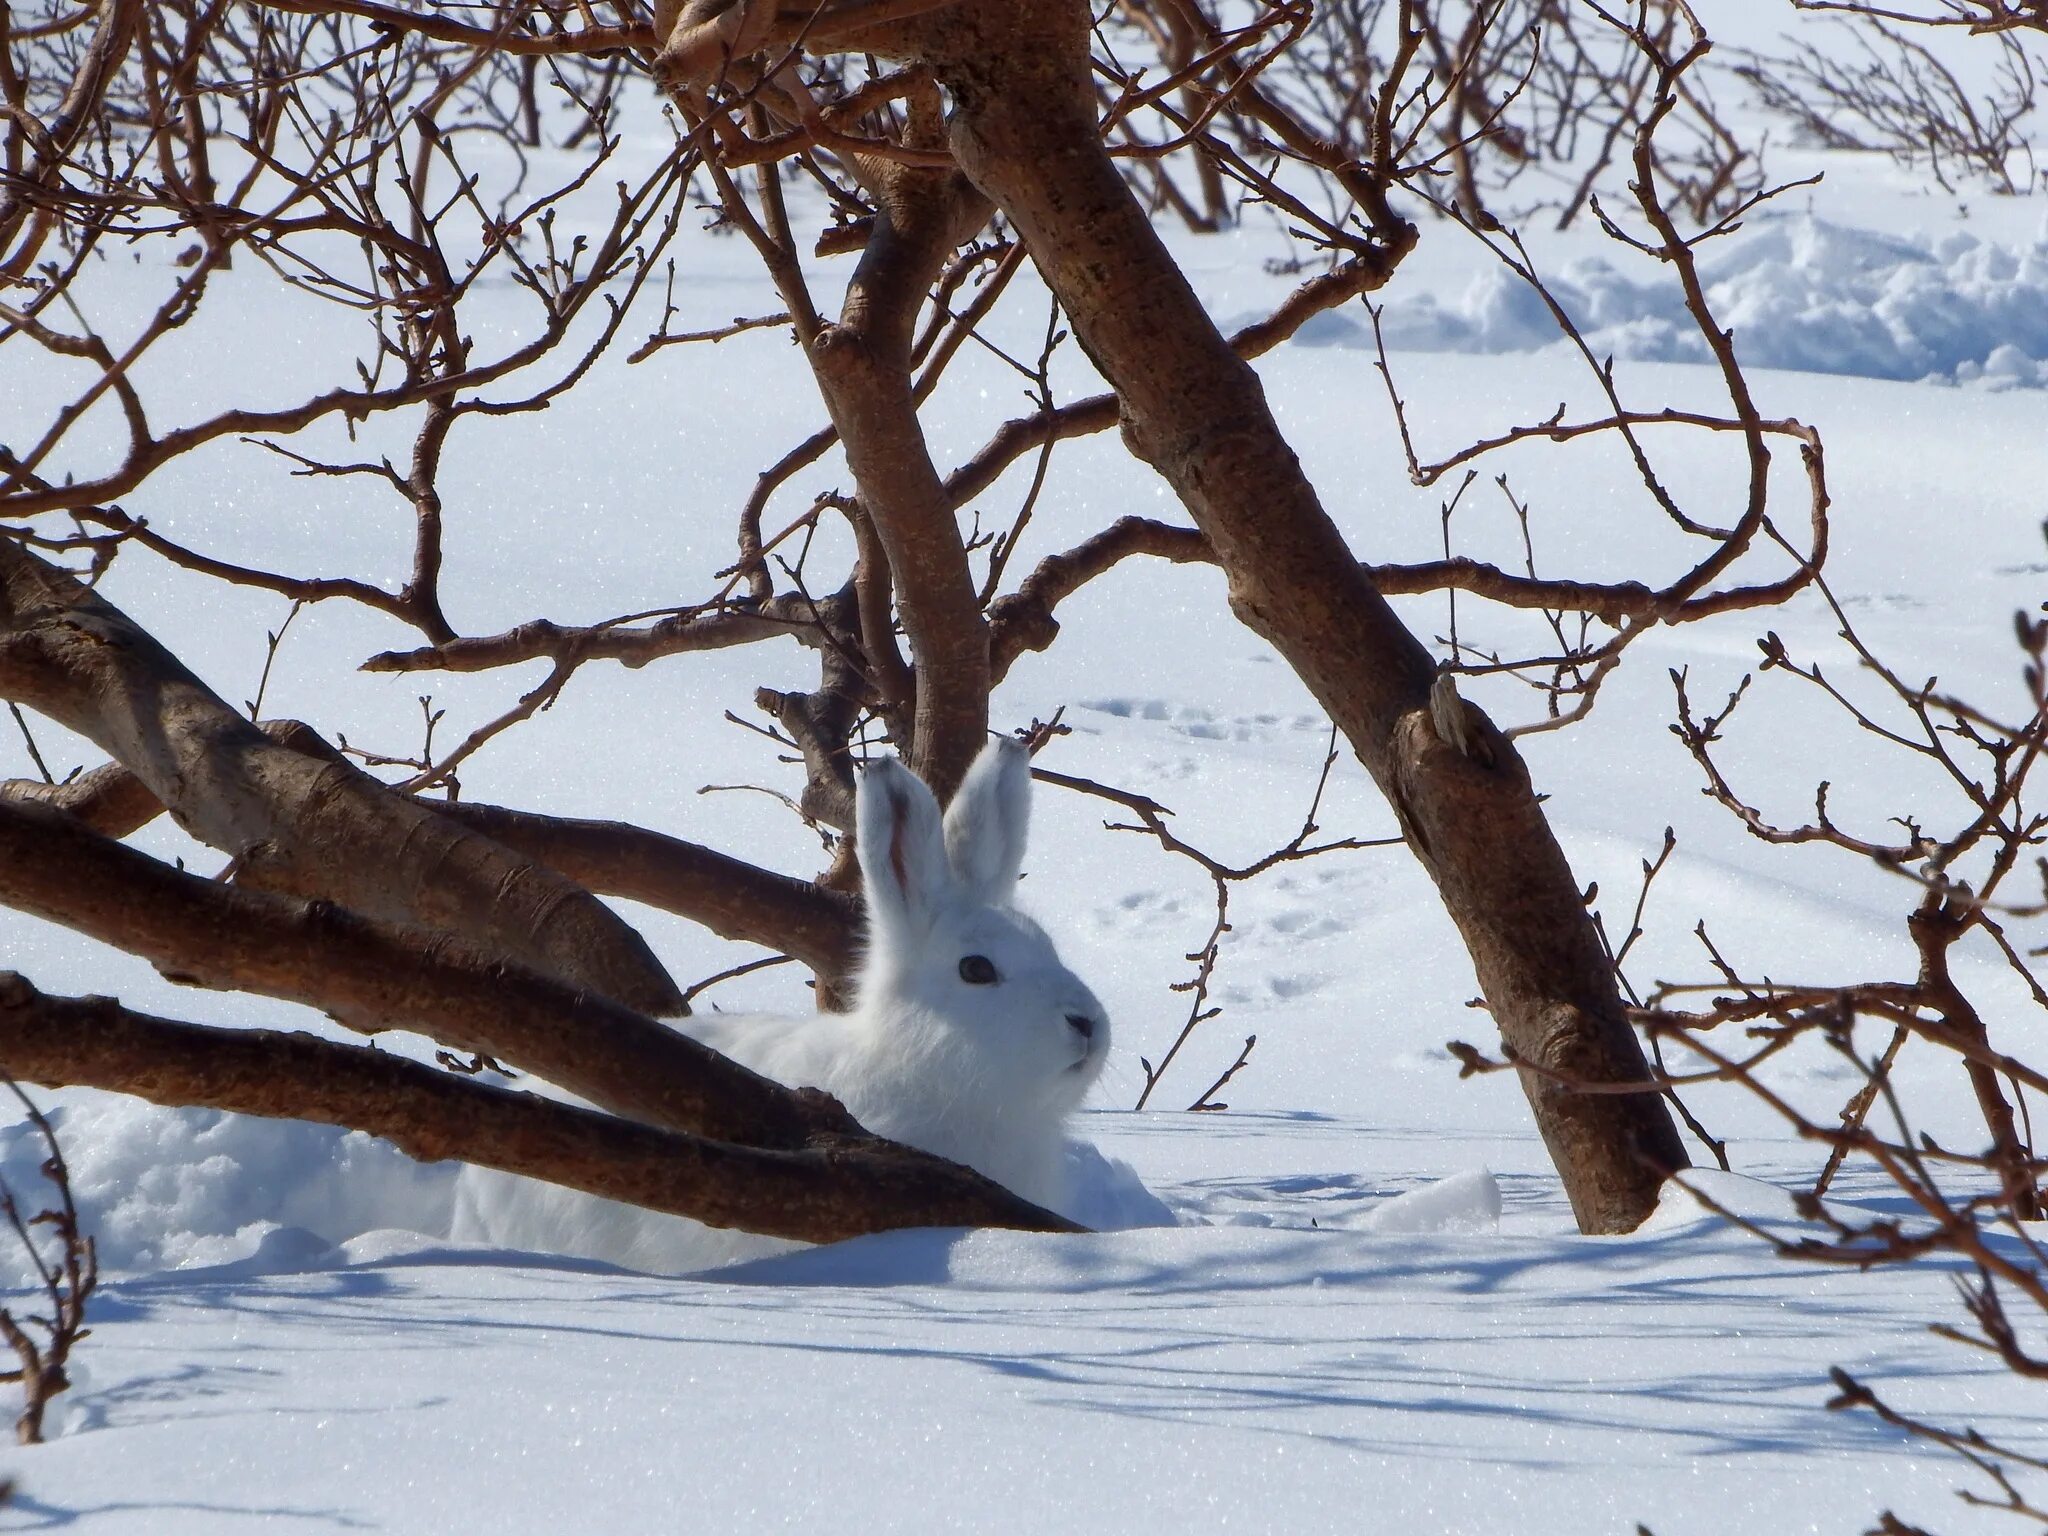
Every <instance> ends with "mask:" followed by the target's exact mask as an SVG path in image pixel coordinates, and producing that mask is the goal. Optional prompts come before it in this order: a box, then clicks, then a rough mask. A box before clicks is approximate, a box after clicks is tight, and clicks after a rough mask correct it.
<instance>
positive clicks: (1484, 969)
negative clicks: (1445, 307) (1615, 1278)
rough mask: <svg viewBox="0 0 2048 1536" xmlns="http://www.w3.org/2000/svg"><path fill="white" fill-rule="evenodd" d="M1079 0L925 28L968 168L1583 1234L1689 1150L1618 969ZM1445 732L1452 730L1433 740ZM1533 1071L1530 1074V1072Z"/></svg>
mask: <svg viewBox="0 0 2048 1536" xmlns="http://www.w3.org/2000/svg"><path fill="white" fill-rule="evenodd" d="M1088 21H1089V13H1088V10H1087V8H1086V7H1085V6H1084V5H1081V4H1079V3H1078V0H1015V3H1012V4H1006V5H1003V6H953V7H950V8H948V9H946V10H944V11H941V12H939V13H937V14H936V15H934V16H932V17H930V18H927V19H925V20H923V21H922V22H920V23H919V24H918V33H919V36H920V38H921V42H920V43H919V45H918V50H917V51H918V53H919V55H920V56H921V58H922V59H923V61H924V62H926V63H927V64H928V65H930V66H931V67H932V68H933V70H934V72H935V73H936V74H937V76H938V78H939V79H940V81H941V82H942V83H943V84H944V85H945V86H946V87H947V89H948V90H949V92H950V93H951V96H952V103H953V118H952V145H953V150H954V153H955V155H956V156H957V158H958V160H959V163H960V166H961V168H962V169H963V170H964V171H965V172H966V173H967V175H968V176H969V178H970V179H972V180H973V181H974V183H975V184H976V185H977V186H979V187H980V188H981V189H982V191H983V192H985V193H987V194H988V196H989V197H990V199H991V200H992V201H994V202H995V203H996V205H997V206H998V207H999V208H1001V209H1002V211H1003V212H1004V214H1005V215H1007V216H1008V218H1009V219H1010V221H1011V223H1012V224H1013V225H1015V227H1016V228H1017V230H1018V231H1019V232H1020V233H1021V234H1022V236H1023V237H1024V240H1025V243H1026V245H1027V246H1028V247H1029V249H1030V251H1031V254H1032V256H1033V258H1034V260H1036V262H1037V263H1038V266H1039V270H1040V271H1041V272H1042V273H1043V275H1044V277H1045V280H1046V283H1047V284H1048V286H1050V287H1051V289H1052V291H1053V292H1054V294H1055V295H1056V296H1057V297H1058V298H1059V300H1060V303H1061V304H1062V305H1063V306H1064V308H1065V309H1066V312H1067V315H1068V316H1069V318H1070V319H1071V320H1072V321H1073V325H1074V333H1075V335H1076V337H1077V338H1078V339H1079V341H1080V342H1081V345H1082V346H1083V347H1084V348H1085V349H1086V350H1087V352H1088V355H1089V356H1090V357H1091V358H1092V359H1093V360H1094V362H1095V365H1096V366H1097V368H1099V369H1100V370H1101V372H1102V374H1103V376H1104V377H1105V378H1106V379H1108V381H1109V382H1110V384H1111V385H1112V386H1113V387H1114V388H1115V390H1116V392H1117V396H1118V399H1119V403H1120V408H1121V412H1122V420H1123V429H1124V435H1125V438H1126V440H1127V441H1128V442H1129V444H1130V446H1131V448H1132V449H1133V451H1134V452H1136V453H1137V454H1138V455H1139V456H1140V457H1142V458H1143V459H1145V460H1146V461H1147V462H1148V463H1150V464H1151V465H1153V467H1154V468H1156V469H1157V470H1158V471H1159V473H1160V474H1161V475H1162V476H1164V477H1165V479H1166V480H1167V482H1168V483H1169V484H1170V485H1172V486H1173V488H1174V489H1175V491H1177V492H1178V493H1179V495H1180V498H1181V500H1182V501H1183V502H1184V503H1185V504H1186V506H1187V509H1188V511H1189V513H1190V514H1191V515H1192V516H1193V518H1194V520H1195V522H1196V524H1197V525H1198V526H1199V527H1200V528H1201V530H1202V532H1203V533H1204V534H1205V535H1207V537H1208V539H1209V541H1210V543H1211V545H1212V546H1213V547H1214V549H1215V552H1216V557H1217V559H1218V561H1219V562H1220V563H1221V565H1222V566H1223V568H1224V571H1225V572H1226V574H1227V576H1228V578H1229V583H1230V603H1231V607H1232V609H1233V610H1234V611H1235V612H1236V614H1237V615H1238V617H1239V618H1240V619H1241V620H1243V622H1244V623H1245V624H1246V625H1247V626H1248V627H1250V628H1251V629H1252V630H1254V631H1255V632H1256V633H1258V634H1259V635H1261V636H1263V637H1264V638H1265V639H1267V640H1268V641H1270V642H1271V643H1272V645H1273V646H1274V647H1275V649H1277V650H1278V651H1279V652H1280V653H1281V654H1282V655H1283V656H1284V657H1286V659H1287V660H1288V662H1289V663H1290V664H1291V665H1292V666H1293V667H1294V669H1295V671H1296V672H1297V673H1298V674H1299V675H1300V676H1301V678H1302V680H1303V681H1304V682H1306V683H1307V684H1308V686H1309V689H1310V691H1311V692H1313V693H1314V694H1315V696H1316V698H1317V700H1318V701H1319V702H1320V703H1321V704H1322V706H1323V708H1324V709H1325V710H1327V711H1328V712H1329V715H1330V718H1331V719H1332V720H1333V721H1335V722H1336V723H1337V725H1338V726H1339V727H1340V728H1341V729H1342V730H1343V732H1344V734H1345V736H1346V737H1347V738H1348V739H1349V741H1350V742H1351V745H1352V749H1353V750H1354V751H1355V752H1356V753H1357V755H1358V758H1359V761H1360V762H1362V763H1363V764H1364V765H1365V767H1366V769H1367V770H1368V771H1369V772H1370V773H1371V774H1372V776H1373V778H1374V780H1375V781H1376V782H1377V783H1378V784H1379V786H1380V788H1381V789H1382V790H1383V791H1384V792H1385V794H1386V796H1387V799H1388V800H1389V802H1391V803H1392V805H1393V807H1394V809H1395V811H1396V812H1397V814H1398V815H1399V817H1400V821H1401V826H1402V830H1403V831H1404V833H1405V834H1406V835H1407V838H1408V841H1409V844H1410V845H1411V846H1412V847H1413V849H1414V850H1415V853H1416V856H1417V857H1418V858H1419V859H1421V861H1422V863H1423V866H1424V867H1425V868H1426V869H1427V870H1428V871H1429V873H1430V875H1431V877H1432V878H1433V879H1434V880H1435V881H1436V883H1437V886H1438V889H1439V890H1440V892H1441V893H1442V896H1443V900H1444V904H1445V906H1446V907H1447V908H1448V909H1449V911H1450V914H1451V917H1452V919H1453V920H1454V921H1455V922H1456V923H1457V925H1458V928H1459V931H1460V933H1461V934H1462V935H1463V937H1464V940H1465V944H1466V947H1467V948H1468V949H1469V950H1470V951H1471V954H1472V961H1473V965H1474V968H1475V969H1476V971H1477V973H1478V977H1479V983H1480V986H1481V988H1482V989H1483V990H1484V992H1485V995H1486V1000H1487V1004H1488V1006H1489V1007H1490V1008H1491V1009H1492V1011H1493V1015H1494V1017H1495V1019H1496V1020H1497V1022H1498V1023H1499V1026H1500V1030H1501V1034H1502V1037H1503V1039H1504V1040H1505V1041H1506V1043H1507V1044H1508V1045H1509V1046H1510V1047H1511V1048H1512V1049H1513V1050H1514V1052H1515V1053H1516V1054H1517V1055H1518V1056H1520V1057H1521V1058H1522V1060H1524V1061H1525V1062H1527V1063H1529V1064H1530V1067H1529V1068H1524V1069H1523V1071H1522V1073H1521V1079H1522V1085H1523V1088H1524V1090H1525V1091H1526V1092H1527V1094H1528V1096H1529V1100H1530V1104H1531V1107H1532V1108H1533V1110H1534V1112H1535V1116H1536V1121H1537V1125H1538V1126H1539V1128H1540V1129H1541V1131H1542V1134H1543V1138H1544V1141H1545V1143H1546V1145H1547V1146H1548V1147H1549V1150H1550V1155H1551V1157H1552V1159H1553V1161H1554V1162H1555V1163H1556V1166H1557V1169H1558V1173H1559V1175H1560V1177H1561V1178H1562V1180H1563V1182H1564V1186H1565V1190H1566V1192H1567V1194H1568V1195H1569V1197H1570V1199H1571V1202H1572V1209H1573V1212H1574V1214H1575V1215H1576V1216H1577V1218H1578V1222H1579V1226H1580V1228H1581V1230H1583V1231H1587V1232H1624V1231H1629V1230H1632V1229H1633V1228H1634V1227H1636V1226H1637V1225H1638V1224H1639V1223H1640V1222H1641V1221H1642V1220H1643V1218H1644V1217H1645V1216H1647V1215H1648V1214H1649V1212H1650V1211H1651V1209H1652V1208H1653V1207H1654V1206H1655V1204H1656V1200H1657V1192H1658V1189H1659V1186H1660V1185H1661V1183H1662V1182H1663V1179H1664V1177H1665V1175H1666V1174H1668V1173H1670V1172H1672V1171H1673V1170H1675V1169H1678V1168H1683V1167H1685V1166H1687V1162H1688V1159H1687V1158H1686V1155H1685V1150H1684V1148H1683V1146H1682V1145H1681V1144H1680V1142H1679V1140H1678V1136H1677V1132H1676V1131H1675V1130H1674V1129H1673V1127H1672V1124H1671V1119H1670V1116H1669V1115H1668V1114H1667V1113H1666V1111H1665V1108H1664V1105H1663V1103H1662V1102H1661V1101H1660V1100H1659V1098H1658V1097H1657V1096H1656V1094H1655V1092H1654V1091H1650V1090H1646V1091H1645V1092H1643V1093H1641V1094H1591V1093H1579V1092H1575V1091H1573V1090H1572V1088H1570V1087H1569V1086H1567V1085H1568V1084H1570V1083H1573V1082H1589V1083H1616V1082H1633V1081H1644V1080H1647V1077H1648V1068H1647V1064H1646V1063H1645V1061H1644V1058H1643V1053H1642V1048H1641V1046H1640V1045H1639V1044H1638V1042H1637V1040H1636V1038H1635V1035H1634V1033H1633V1031H1632V1030H1631V1029H1630V1028H1629V1026H1628V1024H1627V1021H1626V1018H1625V1016H1624V1014H1623V1012H1622V1007H1621V1001H1620V997H1619V995H1618V993H1617V991H1616V987H1615V981H1614V976H1613V972H1612V968H1611V967H1610V966H1609V964H1608V962H1607V958H1606V953H1605V951H1604V949H1603V947H1602V946H1601V944H1600V942H1599V938H1598V935H1597V934H1596V932H1595V931H1594V929H1593V926H1592V923H1591V922H1590V920H1589V919H1588V917H1587V915H1586V912H1585V908H1584V904H1583V902H1582V900H1581V898H1580V895H1579V887H1578V884H1577V882H1576V881H1575V880H1574V878H1573V875H1572V872H1571V869H1570V867H1569V866H1568V865H1567V863H1566V861H1565V858H1564V854H1563V851H1562V850H1561V849H1560V848H1559V847H1558V845H1557V841H1556V839H1555V838H1554V837H1553V836H1552V835H1551V832H1550V829H1549V826H1548V825H1547V824H1546V823H1545V821H1544V819H1543V813H1542V811H1541V810H1540V808H1539V807H1538V805H1537V801H1536V797H1535V794H1534V792H1533V789H1532V787H1531V784H1530V780H1529V774H1528V770H1527V769H1526V768H1525V767H1524V766H1523V764H1522V761H1521V759H1520V757H1519V756H1518V755H1517V754H1516V752H1515V750H1514V748H1513V746H1512V745H1511V744H1510V743H1509V742H1508V741H1507V740H1506V739H1505V738H1504V737H1503V736H1502V735H1501V734H1500V732H1499V731H1497V730H1496V729H1495V728H1494V727H1493V725H1492V724H1491V722H1489V721H1487V720H1486V719H1485V718H1484V717H1483V716H1482V715H1481V714H1480V713H1479V712H1478V711H1477V710H1476V709H1473V708H1471V706H1469V705H1465V704H1463V703H1461V702H1460V701H1457V700H1456V699H1455V697H1453V696H1449V690H1448V688H1446V689H1445V690H1443V694H1444V696H1445V697H1444V698H1443V700H1442V703H1443V709H1442V710H1441V711H1440V713H1443V714H1446V715H1447V716H1448V715H1451V714H1453V713H1454V712H1455V714H1456V715H1457V716H1458V717H1459V718H1456V719H1454V720H1453V719H1447V720H1446V726H1447V730H1446V731H1445V732H1442V733H1440V731H1439V729H1438V728H1437V726H1436V724H1435V723H1433V720H1432V712H1431V707H1430V705H1431V692H1432V684H1433V683H1434V681H1435V676H1436V670H1435V665H1434V663H1433V661H1432V659H1431V657H1430V655H1429V653H1428V651H1427V650H1425V649H1424V647H1423V646H1422V645H1421V644H1420V643H1419V642H1418V641H1417V640H1416V639H1415V638H1414V637H1413V636H1412V635H1410V634H1409V633H1408V631H1407V630H1406V629H1405V628H1403V627H1402V625H1401V623H1400V621H1399V620H1398V619H1397V618H1396V617H1395V615H1394V613H1393V611H1392V609H1391V608H1389V607H1388V605H1387V603H1386V601H1385V599H1384V598H1383V597H1382V596H1381V595H1380V593H1379V592H1378V591H1377V590H1375V588H1374V587H1373V585H1372V583H1371V581H1370V579H1369V578H1368V577H1367V576H1366V575H1365V573H1364V572H1363V571H1362V570H1361V569H1360V567H1359V562H1358V559H1357V557H1356V556H1355V555H1354V554H1353V553H1352V551H1351V550H1350V549H1349V548H1348V547H1347V546H1346V544H1345V542H1344V538H1343V535H1342V534H1341V533H1340V532H1339V531H1338V530H1337V527H1336V525H1335V524H1334V523H1333V522H1332V521H1331V520H1330V517H1329V515H1328V514H1327V513H1326V512H1325V511H1324V510H1323V507H1322V504H1321V502H1320V501H1319V500H1318V499H1317V497H1316V493H1315V491H1314V489H1313V488H1312V487H1311V486H1310V485H1309V483H1308V480H1307V478H1306V476H1305V475H1304V474H1303V473H1302V470H1301V466H1300V464H1299V462H1298V461H1297V460H1296V458H1295V456H1294V453H1293V451H1292V450H1291V449H1290V448H1289V447H1288V445H1287V443H1286V441H1285V439H1284V438H1283V437H1282V436H1281V433H1280V430H1279V428H1278V426H1277V424H1276V423H1275V422H1274V420H1273V416H1272V412H1271V410H1270V409H1269V408H1268V406H1267V403H1266V399H1265V393H1264V391H1263V389H1262V388H1261V386H1260V383H1259V379H1258V376H1257V375H1256V374H1255V373H1254V372H1253V371H1252V369H1251V368H1250V366H1249V365H1248V364H1246V363H1245V362H1244V361H1243V360H1242V359H1240V358H1239V357H1238V356H1237V354H1236V353H1235V352H1233V351H1232V349H1231V348H1230V346H1229V345H1228V343H1226V342H1225V340H1224V339H1223V337H1222V335H1221V334H1220V333H1219V332H1218V331H1217V329H1216V327H1215V325H1214V324H1213V323H1212V322H1211V321H1210V319H1209V316H1208V315H1207V313H1206V312H1205V311H1204V310H1203V309H1202V306H1201V304H1200V301H1199V300H1198V299H1197V298H1196V297H1195V294H1194V291H1193V289H1192V288H1190V287H1189V285H1188V283H1187V280H1186V279H1185V278H1184V277H1183V276H1182V274H1181V272H1180V269H1179V268H1178V266H1176V265H1175V263H1174V261H1173V259H1172V257H1171V256H1170V255H1169V254H1168V253H1167V251H1166V248H1165V247H1164V246H1163V245H1162V244H1161V243H1160V241H1159V238H1158V236H1157V235H1156V234H1155V233H1154V231H1153V229H1152V226H1151V224H1150V222H1149V221H1148V220H1147V218H1146V217H1145V215H1144V212H1143V211H1142V210H1141V209H1140V208H1139V207H1138V205H1137V202H1136V200H1135V199H1134V198H1133V197H1132V196H1131V193H1130V191H1129V189H1128V188H1127V187H1126V186H1125V184H1124V181H1123V179H1122V177H1121V176H1120V175H1119V174H1118V172H1117V169H1116V166H1115V164H1114V163H1113V162H1112V161H1111V160H1110V158H1109V156H1108V154H1107V152H1106V151H1105V150H1104V148H1103V145H1102V142H1101V138H1100V135H1099V133H1098V131H1097V127H1096V122H1095V115H1094V111H1093V107H1092V104H1091V102H1090V101H1089V99H1088V97H1087V93H1086V89H1085V87H1086V84H1087V81H1088V78H1089V72H1088V57H1087V46H1088ZM1446 734H1448V735H1450V736H1452V737H1454V738H1456V740H1457V742H1459V743H1462V744H1463V746H1462V749H1461V745H1459V744H1454V742H1453V741H1451V740H1446V739H1445V735H1446ZM1531 1068H1533V1069H1534V1070H1531Z"/></svg>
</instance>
